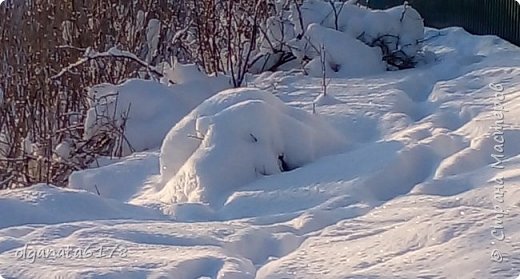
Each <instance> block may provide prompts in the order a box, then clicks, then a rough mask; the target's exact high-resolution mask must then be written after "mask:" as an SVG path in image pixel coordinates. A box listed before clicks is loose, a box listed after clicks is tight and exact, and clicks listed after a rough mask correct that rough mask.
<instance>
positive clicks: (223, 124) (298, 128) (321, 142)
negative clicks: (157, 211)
mask: <svg viewBox="0 0 520 279" xmlns="http://www.w3.org/2000/svg"><path fill="white" fill-rule="evenodd" d="M344 143H345V142H344V139H343V138H342V137H341V136H340V135H339V134H338V133H337V132H336V131H335V130H334V129H333V128H331V126H329V125H328V124H327V123H326V122H324V121H322V120H321V119H319V118H318V117H315V116H314V115H312V114H309V113H307V112H305V111H303V110H300V109H296V108H291V107H288V106H286V105H285V104H284V103H283V102H282V101H280V100H279V99H278V98H276V97H275V96H273V95H272V94H270V93H267V92H265V91H261V90H258V89H247V88H242V89H231V90H226V91H223V92H221V93H219V94H217V95H216V96H214V97H212V98H211V99H209V100H207V101H206V102H204V103H203V104H201V105H200V106H199V107H198V108H196V109H195V110H194V111H193V112H191V113H190V114H189V115H188V116H186V117H185V118H184V119H183V120H182V121H181V122H179V123H178V124H177V125H176V126H175V127H174V128H173V129H172V130H171V131H170V133H169V134H168V135H167V137H166V139H165V140H164V142H163V145H162V148H161V157H160V164H161V182H162V183H164V184H165V186H164V188H163V189H162V190H161V191H160V192H159V196H160V199H161V200H162V201H163V202H167V203H171V202H173V203H177V202H205V203H209V204H211V205H214V204H218V203H221V202H223V199H224V198H225V194H226V193H230V192H231V191H233V190H234V189H236V188H238V187H240V186H242V185H244V184H247V183H249V182H251V181H254V180H255V179H257V178H259V177H262V176H266V175H272V174H278V173H281V172H283V171H288V170H292V169H295V168H298V167H300V166H303V165H305V164H307V163H309V162H312V161H313V160H315V159H317V158H319V157H321V156H324V155H328V154H332V153H334V152H337V151H338V150H339V149H340V148H342V147H343V146H344Z"/></svg>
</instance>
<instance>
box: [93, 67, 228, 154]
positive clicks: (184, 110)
mask: <svg viewBox="0 0 520 279" xmlns="http://www.w3.org/2000/svg"><path fill="white" fill-rule="evenodd" d="M179 70H181V69H179ZM172 74H176V71H173V73H172ZM177 75H181V74H177ZM228 87H229V84H228V83H227V80H226V78H216V77H208V76H205V79H197V80H191V81H186V82H183V83H180V84H175V85H172V86H167V85H164V84H161V83H159V82H156V81H145V80H139V79H132V80H129V81H126V82H125V83H123V84H120V85H112V84H101V85H96V86H94V87H92V88H91V89H90V90H89V97H90V99H91V100H92V102H91V105H90V107H91V108H90V109H89V111H88V113H87V119H86V121H85V130H86V133H85V137H86V138H87V139H90V138H92V137H93V136H95V135H96V133H98V132H99V131H105V130H107V129H108V131H114V130H115V129H114V128H113V127H112V126H107V123H114V124H115V126H116V127H118V128H119V127H121V129H123V130H124V139H121V140H119V142H121V144H119V146H116V147H115V148H114V151H115V150H118V149H119V148H120V147H122V154H123V155H129V154H130V153H132V151H145V150H150V149H154V148H158V147H159V146H160V145H161V142H162V140H163V139H164V137H165V136H166V134H167V133H168V131H169V130H170V129H171V128H172V127H173V126H174V125H175V124H176V123H177V122H178V121H179V120H181V119H182V118H183V117H184V116H185V115H187V114H188V113H189V112H190V111H191V110H192V109H193V108H195V107H196V106H197V105H198V104H200V103H201V102H202V101H204V100H205V99H207V98H209V97H211V96H212V95H213V94H215V93H217V92H218V91H220V90H223V89H225V88H228ZM118 136H119V137H120V135H118Z"/></svg>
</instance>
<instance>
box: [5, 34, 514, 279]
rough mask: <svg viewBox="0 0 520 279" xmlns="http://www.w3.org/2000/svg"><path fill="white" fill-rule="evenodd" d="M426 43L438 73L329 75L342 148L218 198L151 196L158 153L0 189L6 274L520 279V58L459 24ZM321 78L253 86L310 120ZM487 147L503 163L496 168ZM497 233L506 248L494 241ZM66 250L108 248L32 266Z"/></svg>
mask: <svg viewBox="0 0 520 279" xmlns="http://www.w3.org/2000/svg"><path fill="white" fill-rule="evenodd" d="M426 37H427V38H430V39H428V40H427V41H426V43H425V47H426V49H427V50H429V51H433V52H435V53H436V55H437V59H436V61H432V62H431V63H430V64H428V65H425V66H420V67H419V68H417V69H412V70H405V71H399V72H386V73H382V74H378V75H375V76H367V77H364V78H351V79H333V80H332V81H331V83H330V86H329V88H328V92H329V94H330V95H331V96H330V98H327V99H326V98H319V99H318V100H319V102H318V104H317V105H316V107H315V109H316V113H317V114H318V115H319V116H320V117H323V118H324V119H325V120H326V121H327V122H329V124H330V125H332V126H333V127H334V128H335V129H337V130H338V131H339V132H340V133H341V134H342V135H344V136H345V138H346V139H347V142H348V144H346V145H345V147H344V150H342V151H340V152H337V154H336V155H330V156H326V157H321V158H319V159H317V160H315V161H314V162H311V163H308V164H306V165H305V166H303V167H301V168H298V169H295V170H293V171H290V172H284V173H281V174H275V175H271V176H266V177H262V176H259V177H258V178H257V179H256V180H254V181H253V182H251V183H249V184H247V185H243V186H240V187H239V188H237V189H234V190H233V191H232V192H230V193H227V194H226V196H225V202H223V203H222V204H220V203H219V204H216V205H215V204H213V205H212V206H207V205H202V204H198V203H184V204H176V205H171V204H168V203H162V202H161V201H160V200H159V199H157V193H159V192H160V191H161V190H162V189H161V185H160V184H157V183H156V182H157V181H156V179H157V177H158V175H159V174H160V170H159V157H160V154H159V151H158V150H151V151H147V152H142V153H138V154H134V155H131V156H129V157H128V158H125V159H123V160H118V161H110V160H107V161H106V162H101V163H100V164H101V165H102V166H104V167H101V168H97V169H92V170H88V171H83V172H78V173H76V174H74V175H73V176H72V177H71V180H70V184H71V185H70V186H71V187H72V188H75V189H85V190H87V191H89V192H90V193H89V192H85V191H81V190H64V189H59V188H55V187H49V186H45V185H38V186H35V187H33V188H30V189H22V190H13V191H4V192H0V214H1V215H0V227H1V228H2V229H0V253H1V254H0V274H2V275H3V276H4V277H6V278H125V279H126V278H173V279H193V278H220V279H224V278H225V279H242V278H243V279H246V278H258V279H260V278H271V279H283V278H308V279H316V278H326V279H328V278H331V279H332V278H334V279H335V278H338V279H340V278H341V279H344V278H363V279H366V278H378V279H379V278H385V279H391V278H392V279H393V278H410V279H411V278H467V279H473V278H516V276H518V274H519V272H520V271H519V269H520V222H518V220H519V217H520V216H519V214H520V209H519V206H520V145H518V141H519V140H520V90H519V89H520V87H519V85H518V84H520V49H519V48H517V47H515V46H512V45H510V44H508V43H506V42H504V41H503V40H500V39H498V38H496V37H492V36H484V37H477V36H472V35H469V34H468V33H466V32H465V31H463V30H462V29H460V28H450V29H445V30H441V31H438V30H428V31H427V34H426ZM320 82H321V80H320V79H319V78H309V77H305V76H302V75H301V74H296V73H292V74H291V73H283V72H279V73H274V74H271V73H266V74H263V75H261V76H257V77H254V78H253V79H252V80H250V81H249V83H248V84H249V86H253V87H257V88H260V89H262V90H266V91H268V92H272V93H273V94H275V95H276V96H277V97H279V98H280V99H281V100H282V101H283V102H285V103H286V104H287V105H289V106H292V107H296V108H300V109H303V110H306V111H308V112H312V108H313V105H312V103H313V101H314V100H316V99H317V97H318V95H319V93H320V91H321V84H320ZM490 84H492V85H491V86H490ZM498 89H502V92H500V93H501V94H496V91H497V90H498ZM502 93H503V95H502ZM502 97H503V98H502ZM496 104H498V106H497V105H496ZM501 106H503V107H504V109H501ZM501 113H503V118H504V123H505V124H504V125H503V127H501V128H497V129H498V131H503V132H504V135H503V138H504V143H503V147H504V148H503V150H501V147H502V146H498V147H496V146H495V145H497V141H500V140H501V138H493V137H490V133H492V132H494V131H497V129H495V128H492V129H491V128H490V127H492V125H494V123H495V121H497V117H499V116H500V115H501ZM251 125H254V123H252V124H251ZM492 154H503V155H504V156H505V157H504V159H505V161H504V162H503V163H501V164H499V165H496V166H497V168H493V167H492V164H493V163H495V159H493V157H492V156H491V155H492ZM226 164H228V162H226V160H222V165H221V166H220V167H225V166H226ZM498 167H501V168H498ZM502 167H503V168H502ZM501 184H503V185H501ZM502 186H503V188H502ZM98 191H99V195H98V194H97V192H98ZM501 193H502V194H503V195H504V199H503V201H502V200H501ZM497 195H498V196H497ZM499 209H505V210H506V211H507V214H499V213H500V211H499ZM499 225H502V226H503V227H504V229H503V230H501V231H500V232H503V233H504V236H505V238H504V239H503V240H500V239H495V238H494V237H493V234H495V236H497V233H498V231H493V227H499ZM497 238H500V237H497ZM69 246H70V247H72V248H71V249H85V247H90V249H92V250H95V251H96V252H99V250H100V249H99V248H100V247H104V248H105V249H110V251H111V252H113V253H112V254H110V256H109V254H107V251H106V250H105V251H104V252H105V253H101V254H99V257H96V255H98V254H94V255H92V254H81V253H78V254H77V255H74V254H73V255H72V256H71V255H69V256H68V257H64V256H62V257H59V256H58V257H56V259H54V260H51V259H49V257H44V256H41V257H33V258H34V262H33V261H32V260H31V257H30V255H31V251H33V252H34V251H45V250H42V248H46V249H50V250H53V251H63V250H64V249H65V248H64V247H69ZM96 249H97V250H96ZM42 253H43V252H42ZM42 253H40V254H41V255H43V254H42ZM88 255H90V257H88ZM492 255H493V258H492ZM81 256H82V257H81ZM499 256H501V257H499ZM493 259H495V260H498V261H500V260H501V261H502V262H494V261H493Z"/></svg>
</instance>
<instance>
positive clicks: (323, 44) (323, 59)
mask: <svg viewBox="0 0 520 279" xmlns="http://www.w3.org/2000/svg"><path fill="white" fill-rule="evenodd" d="M305 36H306V37H307V39H308V41H307V42H305V45H304V46H303V48H304V49H305V47H307V49H308V51H305V56H307V57H312V56H310V55H309V51H312V50H314V49H317V50H316V52H318V53H317V54H316V56H314V57H313V59H312V60H311V61H310V62H309V63H307V64H306V65H305V70H306V72H307V73H308V74H309V75H310V76H313V77H320V76H322V75H323V70H322V64H323V63H325V64H326V66H325V75H326V76H327V77H360V76H366V75H370V74H377V73H381V72H383V71H385V70H386V65H385V63H384V62H383V57H382V53H381V50H380V49H378V48H373V47H369V46H367V45H365V44H364V43H363V42H361V41H359V40H357V39H355V38H353V37H351V36H349V35H347V34H344V33H341V32H340V31H336V30H334V29H331V28H325V27H322V26H320V25H318V24H315V23H313V24H311V25H309V27H308V28H307V32H306V33H305ZM311 49H312V50H311Z"/></svg>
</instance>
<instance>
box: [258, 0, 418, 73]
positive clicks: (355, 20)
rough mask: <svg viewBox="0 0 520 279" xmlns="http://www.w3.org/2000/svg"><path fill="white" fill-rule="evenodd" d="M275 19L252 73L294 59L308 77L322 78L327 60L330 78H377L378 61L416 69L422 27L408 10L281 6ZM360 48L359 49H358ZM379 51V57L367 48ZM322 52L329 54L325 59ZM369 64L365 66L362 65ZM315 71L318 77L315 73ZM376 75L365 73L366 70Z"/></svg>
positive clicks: (337, 4)
mask: <svg viewBox="0 0 520 279" xmlns="http://www.w3.org/2000/svg"><path fill="white" fill-rule="evenodd" d="M278 2H283V3H285V4H284V5H282V4H279V5H278V6H277V7H282V8H279V10H277V13H276V15H273V16H271V17H270V18H269V19H268V20H267V24H266V25H265V26H264V27H263V28H264V29H263V32H262V33H263V36H262V37H261V38H260V46H261V48H260V54H259V58H257V59H255V61H254V62H255V63H254V64H253V65H252V71H253V72H260V71H261V70H272V69H273V68H276V67H278V66H279V65H280V64H283V63H284V62H285V61H282V60H283V59H285V60H287V54H288V53H290V54H292V55H294V57H296V58H297V59H298V61H300V63H301V64H302V65H306V64H307V63H310V64H309V65H307V66H306V68H307V69H308V70H309V71H308V72H309V74H310V75H313V76H317V75H318V76H321V75H322V74H323V73H322V70H321V68H322V66H321V65H317V64H319V63H322V62H323V59H317V57H318V58H319V57H324V56H325V57H328V58H327V61H326V62H327V64H328V65H327V68H328V70H329V69H330V70H332V71H328V70H327V75H328V76H356V75H360V74H368V73H370V72H377V70H378V69H379V68H381V66H380V65H375V64H380V63H375V60H376V59H377V60H379V61H384V65H386V68H387V69H390V70H394V69H404V68H410V67H413V66H414V65H415V63H416V61H415V57H416V55H417V54H418V52H419V51H420V50H421V41H422V39H423V37H424V23H423V20H422V18H421V16H420V14H419V13H418V12H417V11H416V10H415V9H413V8H412V7H411V6H409V5H408V4H405V5H402V6H397V7H394V8H391V9H388V10H371V9H368V8H366V7H363V6H359V5H357V4H356V3H355V2H357V1H347V2H342V1H332V0H328V1H325V0H305V1H303V3H302V4H301V5H297V4H293V5H288V4H287V3H289V2H288V1H283V0H279V1H278ZM357 42H359V43H357ZM363 44H364V45H365V46H368V47H376V48H378V49H379V54H375V52H374V53H372V51H369V48H367V47H363V46H362V45H363ZM321 49H324V52H325V53H322V51H321ZM365 59H366V60H367V62H366V63H362V62H363V60H365ZM309 61H310V62H309ZM315 68H318V69H320V70H319V71H316V70H313V69H315ZM370 68H371V69H373V70H374V71H367V69H370Z"/></svg>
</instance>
